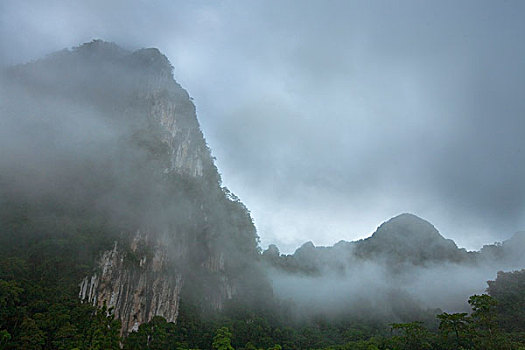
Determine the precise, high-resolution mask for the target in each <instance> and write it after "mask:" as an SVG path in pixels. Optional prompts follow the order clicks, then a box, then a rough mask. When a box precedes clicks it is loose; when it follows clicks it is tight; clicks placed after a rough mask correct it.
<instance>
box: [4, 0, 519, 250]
mask: <svg viewBox="0 0 525 350" xmlns="http://www.w3.org/2000/svg"><path fill="white" fill-rule="evenodd" d="M524 7H525V5H524V4H523V3H522V2H519V1H507V2H498V3H496V2H488V1H487V2H481V1H464V2H460V3H458V2H456V1H449V2H447V1H441V2H439V3H437V2H436V3H428V2H418V1H404V2H387V1H360V2H348V1H301V2H292V1H275V2H272V1H243V2H232V1H221V2H216V1H208V2H207V1H200V2H182V1H180V2H177V1H132V2H130V1H112V2H110V3H107V2H102V1H89V2H81V1H78V2H75V1H72V2H69V1H68V2H66V1H46V2H45V3H43V2H38V1H26V2H23V3H20V2H17V1H10V0H7V1H3V2H2V4H1V5H0V64H2V65H6V64H13V63H18V62H22V61H27V60H31V59H35V58H38V57H40V56H42V55H44V54H46V53H49V52H51V51H54V50H59V49H62V48H64V47H71V46H75V45H78V44H79V43H81V42H85V41H89V40H91V39H92V38H103V39H105V40H109V41H115V42H117V43H119V44H120V45H123V46H125V47H130V48H136V47H144V46H146V47H151V46H155V47H158V48H159V49H160V50H161V51H163V52H164V53H166V55H167V56H168V57H169V58H170V60H171V62H172V64H173V65H174V66H175V76H176V78H177V80H179V82H181V84H182V85H183V86H184V87H186V88H187V89H188V91H189V92H190V94H191V95H192V96H193V97H194V98H195V103H196V105H197V109H198V114H199V119H200V121H201V124H202V126H203V129H204V133H205V135H206V137H207V140H208V142H209V144H210V146H211V148H212V150H213V152H214V154H215V155H216V156H217V158H218V160H217V161H218V167H219V169H220V171H221V172H222V174H223V181H224V183H225V185H227V186H228V187H230V188H231V189H232V190H233V191H234V192H236V193H237V194H238V195H239V197H240V198H241V199H242V200H243V201H244V202H245V203H246V204H247V206H248V208H250V209H251V211H252V214H253V216H254V218H255V221H256V224H257V226H258V228H259V235H260V236H261V238H262V243H263V245H266V244H268V243H270V242H276V243H277V244H278V245H279V246H280V247H281V249H282V250H283V251H290V250H293V249H294V248H295V247H296V246H298V245H299V244H300V243H302V242H303V241H306V240H312V241H314V243H316V244H331V243H334V242H336V241H338V240H340V239H347V240H351V239H355V238H359V237H364V236H367V235H369V234H370V233H371V232H372V231H373V230H374V229H375V227H376V226H377V225H378V224H380V223H381V222H382V221H384V220H386V219H387V218H389V217H391V216H393V215H395V214H398V213H401V212H413V213H415V214H417V215H420V216H423V217H425V218H426V219H428V220H430V221H431V222H433V223H434V224H435V225H436V226H437V227H438V228H439V229H441V231H442V233H443V234H444V235H445V236H447V237H448V238H452V239H454V240H456V241H457V242H458V244H459V245H460V246H466V247H467V248H479V247H480V246H481V245H482V244H483V243H490V242H492V241H494V240H502V239H505V238H508V236H510V235H511V233H512V232H514V231H517V230H520V229H523V228H525V215H524V214H523V213H524V212H525V211H524V209H525V183H524V180H523V179H525V155H524V153H523V152H524V149H523V147H524V142H525V141H524V140H525V135H524V134H525V125H524V123H525V118H524V116H523V114H524V112H525V100H524V99H523V94H524V92H525V68H524V65H523V62H522V61H523V57H524V56H525V44H523V40H522V37H523V34H524V33H525V24H524V23H523V21H522V18H521V17H522V16H521V14H522V13H523V10H525V8H524Z"/></svg>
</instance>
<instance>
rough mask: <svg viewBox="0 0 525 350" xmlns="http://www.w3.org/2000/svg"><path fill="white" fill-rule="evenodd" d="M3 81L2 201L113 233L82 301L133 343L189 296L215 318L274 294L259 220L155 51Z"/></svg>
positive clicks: (57, 66)
mask: <svg viewBox="0 0 525 350" xmlns="http://www.w3.org/2000/svg"><path fill="white" fill-rule="evenodd" d="M4 76H5V78H4V79H5V80H4V81H3V83H2V91H1V92H2V94H1V97H2V109H3V116H4V125H5V126H6V127H5V128H4V130H3V131H2V135H0V136H2V140H1V141H0V148H1V149H2V150H3V151H2V155H3V157H2V160H0V166H1V169H2V173H1V174H2V175H1V178H0V184H3V185H2V186H1V188H0V190H1V191H2V198H1V199H2V202H9V203H10V204H9V205H26V203H30V204H31V205H34V204H35V203H41V204H40V207H41V215H42V216H43V217H45V218H46V220H48V219H47V218H52V217H57V216H62V217H64V218H65V219H67V217H73V216H74V215H73V212H75V213H77V212H78V213H82V215H84V216H85V217H86V220H88V221H89V220H90V219H91V220H94V218H100V220H103V221H104V222H107V223H110V225H111V226H112V227H113V229H112V232H114V233H113V235H112V236H110V237H108V238H110V241H111V240H113V241H114V243H111V245H109V244H108V242H107V243H105V247H106V249H107V250H106V251H104V252H102V251H99V258H98V259H97V260H96V261H93V266H94V267H95V269H94V271H93V273H90V274H89V276H86V277H85V278H84V280H83V282H82V283H81V286H80V297H81V298H82V299H83V300H85V301H87V302H90V303H92V304H94V305H97V306H99V307H101V306H103V305H104V304H106V305H107V306H108V307H110V308H113V311H114V313H115V315H116V316H117V317H118V318H119V319H120V320H121V321H122V331H123V332H124V333H127V332H129V331H131V330H133V329H137V327H138V326H139V325H140V324H141V323H144V322H147V321H149V320H151V319H152V318H153V317H154V316H157V315H159V316H163V317H165V318H166V319H167V320H168V321H176V319H177V315H178V310H179V304H180V299H181V295H182V294H184V293H185V290H188V292H186V294H187V295H189V296H191V298H193V300H189V299H190V297H188V300H187V301H188V302H195V303H197V304H198V307H199V308H200V309H201V310H203V311H205V310H220V309H222V308H223V307H224V303H225V302H226V301H227V300H230V299H233V298H236V299H238V300H240V301H242V300H249V299H250V298H255V297H256V295H258V294H257V293H259V294H260V293H266V292H268V291H269V287H268V286H266V287H265V282H264V281H265V280H264V276H263V275H262V274H261V272H260V271H259V268H258V266H257V260H258V258H257V257H258V247H257V239H258V238H257V235H256V233H255V227H254V226H253V223H252V219H251V217H250V215H249V212H248V211H247V209H246V207H245V206H244V205H243V204H242V203H241V202H240V201H239V200H238V199H237V198H236V197H235V196H234V195H232V194H231V193H229V191H228V190H227V189H224V188H221V186H220V176H219V174H218V172H217V169H216V167H215V165H214V164H213V160H212V157H211V155H210V150H209V148H208V147H207V145H206V142H205V140H204V137H203V135H202V132H201V130H200V127H199V124H198V121H197V118H196V114H195V106H194V105H193V103H192V102H191V100H190V98H189V95H188V93H187V92H186V91H185V90H184V89H182V88H181V86H180V85H179V84H178V83H176V82H175V80H174V79H173V76H172V67H171V65H170V63H169V61H168V60H167V58H166V57H165V56H164V55H162V54H161V53H160V52H159V51H158V50H157V49H141V50H138V51H134V52H130V51H127V50H124V49H122V48H119V47H118V46H116V45H115V44H112V43H106V42H103V41H93V42H90V43H87V44H84V45H81V46H80V47H77V48H75V49H73V50H64V51H61V52H57V53H54V54H51V55H49V56H48V57H46V58H45V59H42V60H38V61H35V62H31V63H28V64H25V65H20V66H16V67H13V68H10V69H9V70H8V71H6V72H5V74H4ZM61 211H62V213H61ZM64 211H65V212H64ZM75 229H76V228H75ZM65 234H67V235H74V230H69V231H68V232H66V233H65ZM28 235H29V236H30V237H33V236H37V235H38V232H36V231H32V232H28ZM111 238H112V239H111ZM57 254H60V253H59V252H57ZM80 281H81V279H79V281H78V282H79V283H80ZM253 284H256V285H257V286H258V288H254V287H253ZM254 291H256V292H254Z"/></svg>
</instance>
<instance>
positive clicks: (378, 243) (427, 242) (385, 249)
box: [357, 213, 465, 265]
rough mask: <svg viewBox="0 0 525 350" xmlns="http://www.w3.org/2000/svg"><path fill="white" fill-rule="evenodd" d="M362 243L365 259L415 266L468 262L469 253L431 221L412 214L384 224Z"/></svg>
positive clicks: (360, 245)
mask: <svg viewBox="0 0 525 350" xmlns="http://www.w3.org/2000/svg"><path fill="white" fill-rule="evenodd" d="M359 243H360V244H359V245H358V248H357V249H358V255H360V256H362V257H371V256H387V257H389V258H391V259H394V260H396V261H397V260H399V261H409V262H411V263H412V264H415V265H419V264H425V263H427V262H431V261H443V260H448V261H459V260H463V259H465V256H464V253H465V252H464V251H463V250H461V249H458V247H457V246H456V244H455V243H454V241H452V240H450V239H446V238H444V237H443V236H442V235H441V234H440V233H439V231H438V230H437V229H436V228H435V227H434V225H432V224H431V223H430V222H428V221H426V220H424V219H422V218H420V217H418V216H416V215H413V214H408V213H404V214H401V215H398V216H396V217H393V218H392V219H390V220H388V221H386V222H384V223H383V224H381V225H380V226H379V227H378V228H377V230H376V232H374V234H373V235H372V236H371V237H369V238H367V239H364V240H363V241H361V242H359Z"/></svg>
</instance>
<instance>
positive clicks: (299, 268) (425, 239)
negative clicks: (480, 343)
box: [263, 213, 525, 275]
mask: <svg viewBox="0 0 525 350" xmlns="http://www.w3.org/2000/svg"><path fill="white" fill-rule="evenodd" d="M524 249H525V233H524V232H517V233H516V234H514V235H513V236H512V237H511V238H509V239H508V240H506V241H503V242H501V243H495V244H490V245H485V246H483V248H482V249H481V250H480V251H467V250H466V249H464V248H459V247H458V246H457V245H456V243H455V242H454V241H453V240H451V239H446V238H445V237H443V236H442V235H441V234H440V233H439V231H438V230H437V229H436V228H435V227H434V226H433V225H432V224H431V223H429V222H428V221H426V220H424V219H421V218H419V217H417V216H416V215H413V214H407V213H405V214H400V215H398V216H396V217H394V218H392V219H390V220H388V221H386V222H384V223H383V224H381V225H380V226H379V227H378V228H377V230H376V231H375V232H374V233H373V234H372V235H371V236H370V237H368V238H365V239H361V240H358V241H353V242H347V241H340V242H338V243H336V244H335V245H333V246H331V247H330V246H329V247H316V246H314V244H313V243H312V242H307V243H305V244H303V245H302V246H301V247H299V248H298V249H297V250H296V251H295V252H294V253H293V254H289V255H285V254H280V252H279V249H278V247H276V246H275V245H271V246H270V247H269V248H268V249H266V250H265V251H264V252H263V257H264V258H265V262H266V263H267V264H269V265H270V266H272V267H274V268H277V269H281V270H284V271H289V272H300V273H305V274H314V275H315V274H320V273H322V272H326V270H333V271H340V272H343V271H344V270H345V268H346V267H348V266H350V265H353V264H359V263H361V262H363V261H373V262H376V263H379V264H382V265H385V266H386V267H387V268H388V269H389V270H390V271H392V272H395V271H398V270H399V269H403V268H404V267H409V266H419V267H425V266H434V265H440V264H460V265H467V266H476V265H482V264H496V265H498V266H499V267H500V268H501V269H504V268H507V267H509V266H520V264H523V263H525V259H524V257H523V253H524V252H525V251H524Z"/></svg>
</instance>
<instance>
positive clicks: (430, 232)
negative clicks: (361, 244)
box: [369, 213, 445, 240]
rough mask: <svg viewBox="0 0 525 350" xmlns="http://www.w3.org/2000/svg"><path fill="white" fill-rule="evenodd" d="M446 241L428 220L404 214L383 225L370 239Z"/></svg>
mask: <svg viewBox="0 0 525 350" xmlns="http://www.w3.org/2000/svg"><path fill="white" fill-rule="evenodd" d="M386 236H388V237H391V238H393V239H401V240H403V239H416V240H445V238H444V237H443V236H442V235H441V234H440V233H439V231H438V230H437V229H436V228H435V227H434V225H432V224H431V223H430V222H428V221H427V220H424V219H422V218H420V217H419V216H416V215H414V214H410V213H403V214H400V215H398V216H395V217H393V218H392V219H390V220H388V221H386V222H384V223H382V224H381V225H380V226H379V227H378V228H377V230H376V232H374V234H373V235H372V236H371V237H370V238H369V239H378V238H385V237H386Z"/></svg>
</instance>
